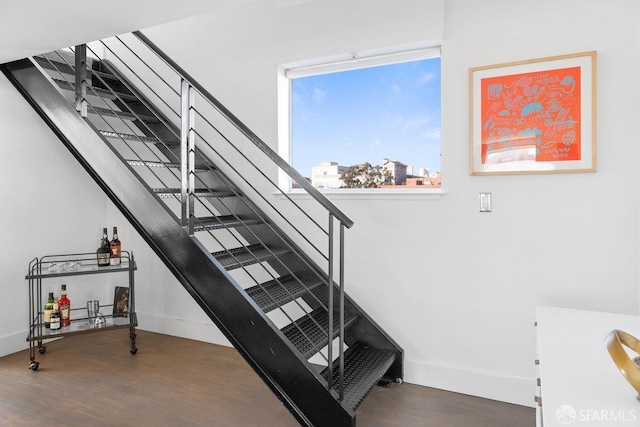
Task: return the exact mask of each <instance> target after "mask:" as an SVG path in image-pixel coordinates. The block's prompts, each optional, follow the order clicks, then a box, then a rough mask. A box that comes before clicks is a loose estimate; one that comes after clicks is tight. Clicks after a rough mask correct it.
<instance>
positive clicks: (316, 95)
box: [313, 88, 327, 104]
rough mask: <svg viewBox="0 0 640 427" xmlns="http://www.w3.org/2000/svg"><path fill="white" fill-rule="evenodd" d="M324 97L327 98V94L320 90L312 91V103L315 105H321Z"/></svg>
mask: <svg viewBox="0 0 640 427" xmlns="http://www.w3.org/2000/svg"><path fill="white" fill-rule="evenodd" d="M326 97H327V93H326V92H325V91H323V90H322V89H318V88H314V89H313V101H314V102H315V103H316V104H322V101H324V100H325V99H326Z"/></svg>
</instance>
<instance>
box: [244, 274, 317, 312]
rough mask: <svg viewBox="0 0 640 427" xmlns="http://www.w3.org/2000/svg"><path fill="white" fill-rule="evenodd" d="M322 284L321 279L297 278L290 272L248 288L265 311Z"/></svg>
mask: <svg viewBox="0 0 640 427" xmlns="http://www.w3.org/2000/svg"><path fill="white" fill-rule="evenodd" d="M321 284H322V281H321V280H320V279H308V278H295V277H293V276H291V275H290V274H287V275H284V276H282V277H279V278H278V279H273V280H270V281H268V282H265V283H262V284H260V285H256V286H253V287H251V288H248V289H246V292H247V294H249V296H250V297H251V298H253V300H254V301H255V302H256V304H258V306H260V308H261V309H262V311H264V312H265V313H267V312H269V311H271V310H273V309H276V308H278V307H281V306H283V305H285V304H286V303H288V302H290V301H293V300H295V299H296V298H298V297H300V296H302V295H303V294H304V293H305V292H307V291H311V290H313V289H315V288H317V287H318V286H320V285H321Z"/></svg>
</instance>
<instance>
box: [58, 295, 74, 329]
mask: <svg viewBox="0 0 640 427" xmlns="http://www.w3.org/2000/svg"><path fill="white" fill-rule="evenodd" d="M58 308H59V310H60V326H61V327H63V328H64V327H65V326H69V325H71V301H70V300H69V298H67V285H64V284H63V285H62V291H61V292H60V299H59V300H58Z"/></svg>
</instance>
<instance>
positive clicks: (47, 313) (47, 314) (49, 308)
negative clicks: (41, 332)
mask: <svg viewBox="0 0 640 427" xmlns="http://www.w3.org/2000/svg"><path fill="white" fill-rule="evenodd" d="M54 302H56V300H55V299H53V292H49V300H48V301H47V303H46V304H45V305H44V327H45V328H48V327H50V326H51V325H50V323H51V313H52V312H53V303H54Z"/></svg>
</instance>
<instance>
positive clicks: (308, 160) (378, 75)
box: [291, 58, 440, 177]
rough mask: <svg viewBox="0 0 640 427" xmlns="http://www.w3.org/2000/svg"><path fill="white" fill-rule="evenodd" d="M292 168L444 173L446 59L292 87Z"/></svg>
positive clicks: (303, 81) (303, 79)
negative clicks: (395, 165) (394, 167)
mask: <svg viewBox="0 0 640 427" xmlns="http://www.w3.org/2000/svg"><path fill="white" fill-rule="evenodd" d="M291 130H292V141H293V150H292V151H293V162H292V164H293V166H294V167H295V168H296V169H297V170H298V171H299V172H300V173H302V175H304V176H307V177H308V176H310V175H311V167H313V166H315V165H317V164H319V163H320V162H323V161H334V162H338V163H339V164H340V165H343V166H351V165H354V164H357V163H364V162H369V163H371V164H373V165H381V164H382V159H383V158H385V157H386V158H389V159H391V160H398V161H401V162H403V163H405V164H407V165H410V166H413V167H414V172H415V173H417V172H418V169H419V168H421V167H424V168H428V169H429V171H430V172H432V173H433V172H439V171H440V58H433V59H425V60H420V61H412V62H405V63H400V64H392V65H385V66H379V67H372V68H363V69H359V70H352V71H344V72H340V73H331V74H323V75H318V76H310V77H300V78H296V79H294V80H293V81H292V121H291Z"/></svg>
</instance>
